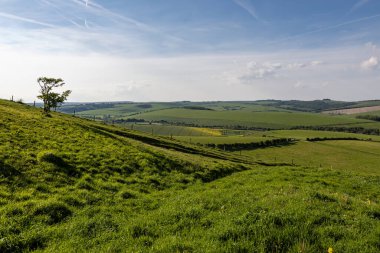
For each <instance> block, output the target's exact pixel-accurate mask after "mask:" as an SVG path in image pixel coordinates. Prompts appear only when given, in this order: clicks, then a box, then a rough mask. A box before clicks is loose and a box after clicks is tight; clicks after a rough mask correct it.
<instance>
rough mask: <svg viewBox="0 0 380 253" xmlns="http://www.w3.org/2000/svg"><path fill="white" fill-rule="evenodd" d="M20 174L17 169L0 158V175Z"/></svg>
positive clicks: (12, 175)
mask: <svg viewBox="0 0 380 253" xmlns="http://www.w3.org/2000/svg"><path fill="white" fill-rule="evenodd" d="M20 174H21V173H20V172H19V171H18V170H17V169H15V168H14V167H12V166H10V165H8V164H6V163H4V162H3V161H1V160H0V177H6V178H12V177H15V176H19V175H20Z"/></svg>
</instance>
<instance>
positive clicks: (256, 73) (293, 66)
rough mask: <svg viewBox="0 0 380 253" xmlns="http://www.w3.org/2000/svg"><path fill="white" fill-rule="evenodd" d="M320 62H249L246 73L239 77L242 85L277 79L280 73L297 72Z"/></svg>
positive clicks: (320, 62)
mask: <svg viewBox="0 0 380 253" xmlns="http://www.w3.org/2000/svg"><path fill="white" fill-rule="evenodd" d="M322 63H323V62H322V61H316V60H314V61H310V62H305V63H300V62H291V63H279V62H264V63H257V62H256V61H251V62H248V63H247V70H246V72H245V73H244V74H243V75H241V76H240V77H239V79H240V80H241V81H242V82H243V83H250V82H251V81H253V80H257V79H265V78H270V77H277V76H278V74H279V73H280V72H286V71H287V72H289V71H298V70H301V69H307V68H310V67H315V66H319V65H321V64H322Z"/></svg>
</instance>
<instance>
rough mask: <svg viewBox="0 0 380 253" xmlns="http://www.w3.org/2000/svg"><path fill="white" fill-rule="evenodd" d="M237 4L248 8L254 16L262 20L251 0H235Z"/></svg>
mask: <svg viewBox="0 0 380 253" xmlns="http://www.w3.org/2000/svg"><path fill="white" fill-rule="evenodd" d="M233 1H234V2H235V3H236V4H237V5H239V6H240V7H241V8H243V9H244V10H246V11H247V12H248V13H249V14H250V15H251V16H252V17H253V18H255V19H256V20H257V21H260V18H259V15H257V12H256V8H255V6H254V5H253V3H252V2H251V1H250V0H233Z"/></svg>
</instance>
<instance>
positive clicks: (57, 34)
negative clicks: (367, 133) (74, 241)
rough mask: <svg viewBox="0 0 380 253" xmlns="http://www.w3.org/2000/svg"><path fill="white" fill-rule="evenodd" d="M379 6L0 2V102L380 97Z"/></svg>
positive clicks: (204, 0)
mask: <svg viewBox="0 0 380 253" xmlns="http://www.w3.org/2000/svg"><path fill="white" fill-rule="evenodd" d="M378 31H380V1H379V0H308V1H305V0H265V1H264V0H108V1H102V0H95V1H92V0H89V1H85V0H65V1H62V0H28V1H24V0H0V56H1V57H0V83H1V86H0V97H2V98H8V97H10V96H11V95H14V96H15V97H18V98H23V99H24V100H26V101H32V100H34V99H35V96H36V94H37V92H38V86H37V84H36V82H35V80H36V79H37V77H39V76H52V77H61V78H63V79H65V80H66V82H67V87H68V88H70V89H72V90H73V95H72V97H71V100H72V101H109V100H133V101H152V100H154V101H175V100H197V101H199V100H255V99H272V98H274V99H307V100H310V99H320V98H333V99H341V100H359V99H376V98H380V97H378V95H377V94H380V67H379V65H380V63H379V59H380V33H379V32H378Z"/></svg>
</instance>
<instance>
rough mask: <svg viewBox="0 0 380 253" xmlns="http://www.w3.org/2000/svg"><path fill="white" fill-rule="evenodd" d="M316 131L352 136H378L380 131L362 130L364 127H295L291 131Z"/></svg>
mask: <svg viewBox="0 0 380 253" xmlns="http://www.w3.org/2000/svg"><path fill="white" fill-rule="evenodd" d="M300 129H301V130H317V131H332V132H344V133H354V134H367V135H380V129H377V128H364V127H338V126H297V127H292V128H291V130H300Z"/></svg>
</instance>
